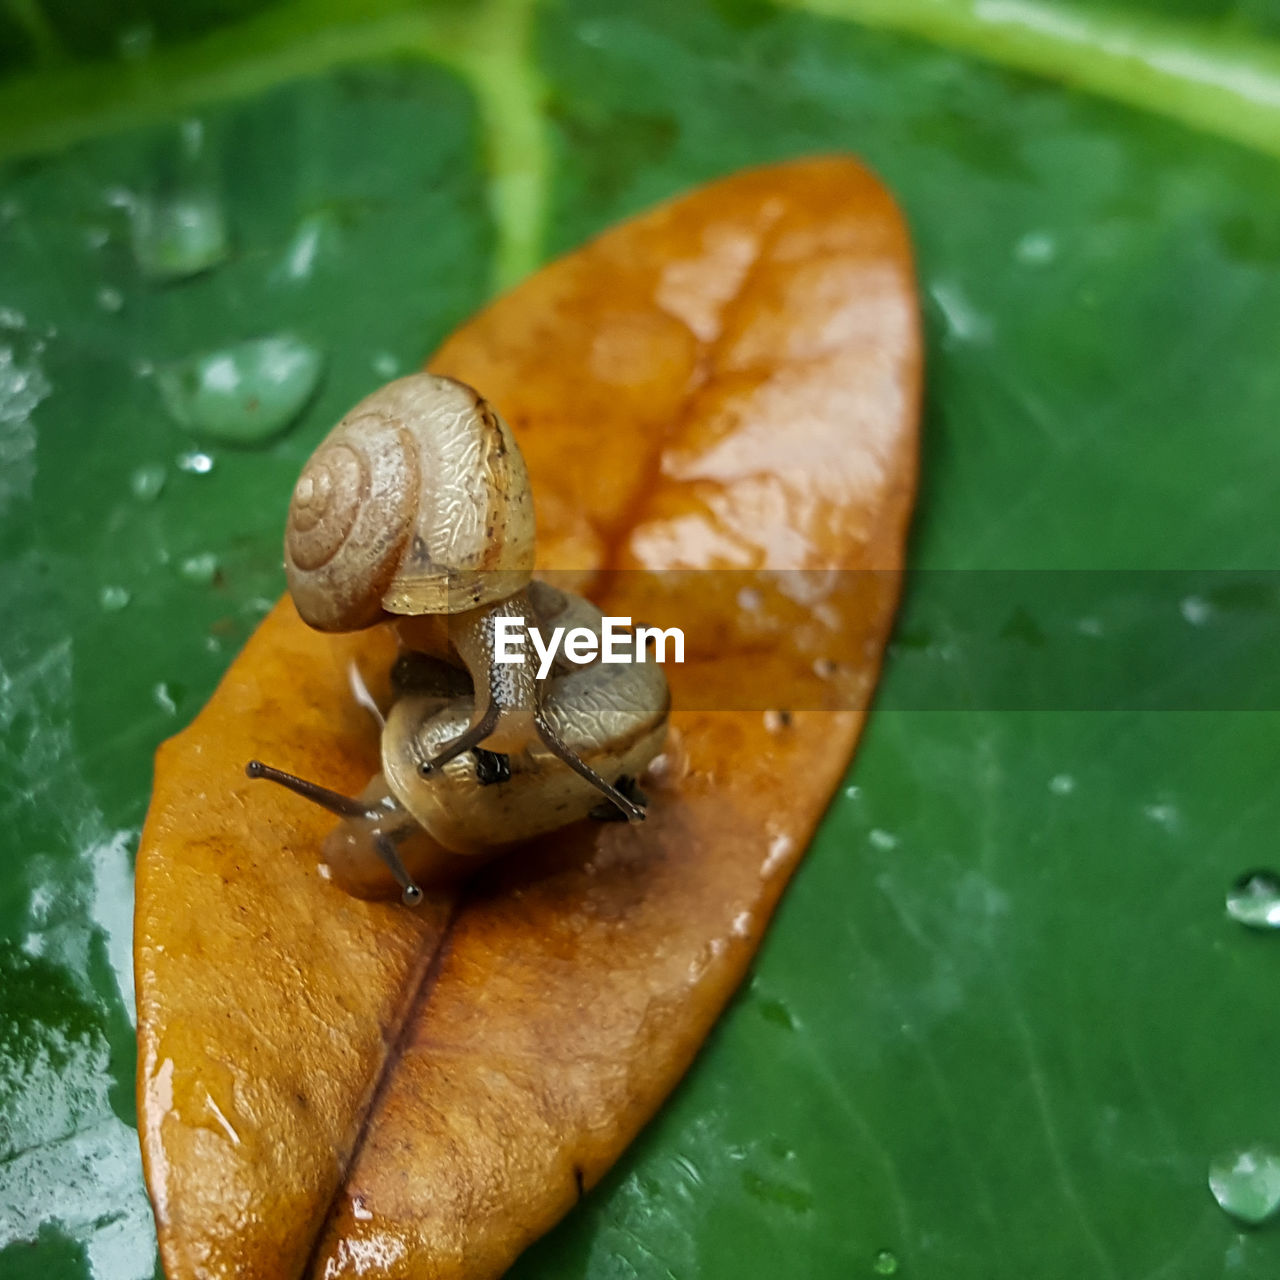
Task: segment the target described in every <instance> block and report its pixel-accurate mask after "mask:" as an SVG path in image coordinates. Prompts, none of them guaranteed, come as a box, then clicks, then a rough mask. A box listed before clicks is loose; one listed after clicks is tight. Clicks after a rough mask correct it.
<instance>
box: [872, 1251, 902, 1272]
mask: <svg viewBox="0 0 1280 1280" xmlns="http://www.w3.org/2000/svg"><path fill="white" fill-rule="evenodd" d="M871 1269H872V1270H873V1271H874V1272H875V1273H876V1275H878V1276H893V1275H897V1274H898V1256H897V1254H895V1253H894V1252H893V1251H892V1250H891V1249H881V1250H879V1251H878V1252H877V1253H876V1256H875V1257H874V1258H873V1259H872V1261H871Z"/></svg>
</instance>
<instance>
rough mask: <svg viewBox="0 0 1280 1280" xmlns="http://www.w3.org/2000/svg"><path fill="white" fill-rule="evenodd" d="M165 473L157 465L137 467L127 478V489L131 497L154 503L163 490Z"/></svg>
mask: <svg viewBox="0 0 1280 1280" xmlns="http://www.w3.org/2000/svg"><path fill="white" fill-rule="evenodd" d="M164 482H165V472H164V468H163V467H162V466H160V465H159V463H151V464H149V465H147V466H142V467H139V468H138V469H137V470H136V471H135V472H134V473H133V475H131V476H130V477H129V488H130V489H131V490H132V491H133V496H134V497H135V498H138V499H139V500H140V501H142V502H154V501H155V500H156V499H157V498H158V497H159V496H160V493H161V491H162V490H163V489H164Z"/></svg>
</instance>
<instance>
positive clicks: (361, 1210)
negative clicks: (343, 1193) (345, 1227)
mask: <svg viewBox="0 0 1280 1280" xmlns="http://www.w3.org/2000/svg"><path fill="white" fill-rule="evenodd" d="M351 1216H352V1217H353V1218H354V1219H355V1220H356V1221H357V1222H372V1221H373V1211H372V1210H371V1209H370V1208H369V1206H368V1205H367V1204H366V1203H365V1199H364V1196H355V1197H353V1198H352V1201H351Z"/></svg>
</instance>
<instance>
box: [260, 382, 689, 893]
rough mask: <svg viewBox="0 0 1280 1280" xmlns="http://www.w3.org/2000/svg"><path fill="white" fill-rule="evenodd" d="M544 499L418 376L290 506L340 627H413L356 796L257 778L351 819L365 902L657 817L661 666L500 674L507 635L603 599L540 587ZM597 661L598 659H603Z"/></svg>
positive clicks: (595, 617) (309, 475)
mask: <svg viewBox="0 0 1280 1280" xmlns="http://www.w3.org/2000/svg"><path fill="white" fill-rule="evenodd" d="M533 554H534V519H533V503H532V499H531V497H530V494H529V484H528V475H527V473H526V471H525V466H524V461H523V459H522V457H521V456H520V451H519V448H518V446H517V445H516V443H515V439H514V437H513V436H512V435H511V432H510V429H509V428H508V427H507V426H506V424H505V423H504V422H503V421H502V419H501V418H500V417H499V416H498V414H497V413H496V412H495V411H494V410H493V408H492V407H491V406H490V405H488V404H487V403H486V402H485V401H484V400H483V399H482V398H481V397H480V396H479V395H478V394H477V393H476V392H474V391H473V390H472V389H471V388H470V387H467V386H465V385H464V384H463V383H459V382H455V381H453V380H452V379H448V378H442V377H437V376H435V375H432V374H417V375H414V376H412V377H408V378H402V379H399V380H398V381H396V382H393V383H390V384H388V385H387V386H386V387H383V388H382V389H381V390H380V391H378V392H375V393H374V395H372V396H370V397H368V398H367V399H366V400H364V401H362V402H361V403H360V404H359V405H357V406H356V407H355V408H354V409H353V410H352V411H351V412H350V413H348V414H347V415H346V417H344V418H343V420H342V421H341V422H340V423H339V424H338V425H337V426H336V427H335V428H334V430H333V431H332V432H330V434H329V435H328V436H327V437H326V438H325V439H324V440H323V441H322V442H321V444H320V446H319V448H318V449H317V450H316V452H315V453H314V454H313V455H312V457H311V459H310V460H309V461H308V463H307V465H306V467H305V468H304V469H303V472H302V475H301V476H300V478H299V480H298V483H297V485H296V486H295V489H294V493H293V500H292V503H291V506H290V513H289V521H288V526H287V529H286V534H285V566H286V575H287V578H288V583H289V590H290V593H291V594H292V596H293V599H294V603H295V604H296V606H297V608H298V612H299V614H300V615H301V616H302V618H303V620H304V621H306V622H308V623H309V624H310V625H312V626H314V627H316V628H318V629H320V630H324V631H345V630H358V629H361V628H364V627H368V626H374V625H378V624H380V623H383V624H386V623H391V624H393V625H395V626H396V628H397V632H398V635H399V639H400V643H401V646H402V656H401V659H400V660H399V661H398V662H397V665H396V669H395V671H393V686H394V688H395V700H394V701H393V703H392V705H391V707H390V709H389V711H388V712H387V714H386V717H385V722H384V724H383V727H382V740H381V753H382V769H381V771H380V772H379V773H378V774H376V775H375V777H374V778H373V779H372V780H371V782H370V783H369V785H368V786H367V787H366V788H365V790H364V791H363V792H362V793H361V795H360V796H359V797H356V798H350V797H346V796H342V795H340V794H338V793H336V792H332V791H329V790H328V789H327V788H324V787H321V786H319V785H318V784H315V783H310V782H306V781H304V780H302V779H300V778H298V777H296V776H294V775H292V774H288V773H284V772H283V771H281V770H277V769H273V768H270V767H268V766H266V765H263V764H260V763H259V762H257V761H253V762H251V763H250V765H249V767H248V772H249V773H250V776H253V777H264V778H268V779H270V780H271V781H275V782H278V783H280V784H281V785H284V786H286V787H288V788H290V789H291V790H293V791H295V792H297V793H298V794H300V795H303V796H305V797H306V798H307V799H310V800H313V801H315V802H316V803H318V804H321V805H323V806H324V807H326V808H328V809H330V810H331V811H332V812H334V813H336V814H338V815H339V816H340V818H341V819H342V821H341V822H340V823H339V824H338V826H337V828H336V829H335V830H334V831H333V832H332V833H331V834H330V835H329V837H328V838H327V839H326V841H325V846H324V858H325V860H326V862H327V863H328V864H329V866H330V867H331V869H332V873H333V876H334V878H335V879H336V880H337V881H338V882H339V884H341V885H342V886H343V887H344V888H347V889H348V890H350V891H351V892H353V893H356V894H358V895H360V896H380V895H382V894H383V893H386V892H387V891H389V890H390V889H392V888H395V887H398V888H399V890H400V891H401V893H402V896H403V897H404V899H405V901H407V902H414V901H417V900H418V899H419V898H420V897H421V888H420V882H423V883H429V882H433V881H438V880H442V879H448V878H451V877H454V876H457V875H460V874H464V873H465V872H466V871H468V870H470V869H471V868H473V867H474V866H475V865H476V864H477V861H478V860H483V859H485V858H488V857H492V856H493V855H494V854H496V853H498V852H500V851H502V850H503V849H506V848H508V847H510V846H511V845H513V844H517V843H519V842H521V841H524V840H528V839H530V838H532V837H534V836H537V835H541V834H544V833H545V832H547V831H551V830H554V829H556V828H558V827H561V826H565V825H567V824H569V823H571V822H576V821H579V820H581V819H583V818H585V817H587V816H588V815H589V814H592V813H593V811H595V812H596V816H604V815H603V814H602V813H600V812H599V810H600V809H601V802H602V800H604V801H605V802H606V805H607V806H608V807H607V808H606V809H605V812H606V813H611V814H612V813H616V815H617V816H620V817H624V818H626V819H627V820H629V821H632V822H635V821H640V820H642V819H643V817H644V808H643V797H641V796H640V795H639V793H638V792H636V791H634V790H633V786H634V779H635V778H636V777H638V776H639V775H640V773H642V772H643V770H644V769H645V768H646V767H647V766H648V764H649V763H650V761H652V760H653V758H654V757H655V756H656V755H657V753H658V751H659V750H660V749H661V747H662V743H663V740H664V737H665V734H666V724H667V715H668V710H669V704H670V696H669V692H668V689H667V683H666V678H665V676H664V675H663V674H662V671H661V668H660V667H658V666H656V665H653V664H650V663H644V662H640V663H633V664H608V665H606V664H603V663H602V662H601V661H600V659H599V658H596V659H593V660H591V661H589V662H585V663H578V662H574V661H572V660H571V659H569V658H568V657H567V656H566V655H563V654H561V655H559V656H558V657H557V658H556V660H555V663H554V664H553V666H552V669H551V670H550V672H549V673H548V674H546V675H545V677H544V678H539V677H538V674H537V672H536V669H535V664H534V663H533V662H532V661H531V660H528V655H526V659H527V660H526V661H523V662H499V661H497V657H496V655H497V635H498V622H499V620H500V619H515V620H517V621H518V622H519V623H520V624H521V625H522V626H523V627H526V628H527V627H539V628H546V627H551V628H554V627H557V626H566V627H569V628H571V627H586V628H588V629H590V630H592V631H594V632H595V633H596V635H597V636H599V635H600V634H601V626H602V621H603V619H602V616H601V614H600V612H599V611H598V610H597V609H596V608H595V607H594V606H593V605H591V604H590V603H588V602H587V601H586V600H584V599H582V598H581V597H579V596H575V595H572V594H570V593H568V592H563V591H559V590H557V589H555V588H553V587H550V586H548V585H547V584H545V583H542V582H538V581H536V580H534V579H533V577H532V568H533ZM601 651H602V649H601V647H600V646H597V652H598V653H599V652H601Z"/></svg>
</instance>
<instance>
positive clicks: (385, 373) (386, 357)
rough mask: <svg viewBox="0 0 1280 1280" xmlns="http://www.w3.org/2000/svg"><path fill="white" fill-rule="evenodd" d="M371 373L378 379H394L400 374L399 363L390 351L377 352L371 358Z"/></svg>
mask: <svg viewBox="0 0 1280 1280" xmlns="http://www.w3.org/2000/svg"><path fill="white" fill-rule="evenodd" d="M373 371H374V373H376V374H377V375H378V377H380V378H394V377H395V376H396V374H398V373H399V372H400V361H399V360H397V359H396V358H395V356H393V355H392V354H391V352H390V351H379V352H378V354H377V355H375V356H374V357H373Z"/></svg>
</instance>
